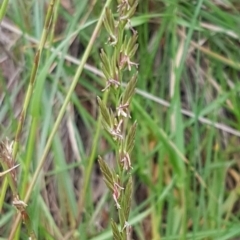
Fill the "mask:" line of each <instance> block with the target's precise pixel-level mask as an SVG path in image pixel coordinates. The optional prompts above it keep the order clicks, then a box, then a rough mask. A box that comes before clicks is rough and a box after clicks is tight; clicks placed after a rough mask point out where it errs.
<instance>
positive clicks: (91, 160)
mask: <svg viewBox="0 0 240 240" xmlns="http://www.w3.org/2000/svg"><path fill="white" fill-rule="evenodd" d="M107 98H108V92H106V94H105V95H104V98H103V101H104V102H106V101H107ZM101 127H102V117H101V115H100V116H99V117H98V122H97V129H96V133H95V135H94V139H93V144H92V149H91V155H90V157H89V159H88V165H87V168H86V172H85V173H84V178H83V179H84V182H83V190H82V191H81V194H80V197H79V201H78V219H77V225H78V224H80V222H81V216H82V211H83V206H84V205H85V199H86V195H87V189H88V187H89V182H90V177H91V172H92V168H93V163H94V160H95V158H96V152H97V146H98V140H99V136H100V131H101Z"/></svg>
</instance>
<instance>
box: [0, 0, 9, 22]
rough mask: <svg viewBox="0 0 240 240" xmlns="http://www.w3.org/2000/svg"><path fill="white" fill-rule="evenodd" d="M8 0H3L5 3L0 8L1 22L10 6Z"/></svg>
mask: <svg viewBox="0 0 240 240" xmlns="http://www.w3.org/2000/svg"><path fill="white" fill-rule="evenodd" d="M8 1H9V0H3V3H2V5H1V8H0V24H1V22H2V20H3V18H4V16H5V14H6V11H7V6H8Z"/></svg>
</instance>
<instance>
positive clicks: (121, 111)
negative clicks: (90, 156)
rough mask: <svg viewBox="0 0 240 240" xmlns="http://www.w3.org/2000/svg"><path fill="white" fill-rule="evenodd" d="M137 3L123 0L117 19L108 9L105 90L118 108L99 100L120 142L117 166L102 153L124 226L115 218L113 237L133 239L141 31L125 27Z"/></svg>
mask: <svg viewBox="0 0 240 240" xmlns="http://www.w3.org/2000/svg"><path fill="white" fill-rule="evenodd" d="M137 4H138V2H137V1H133V0H132V1H130V0H129V1H128V0H121V1H120V0H119V1H118V13H119V16H118V19H117V20H115V19H114V17H113V14H112V12H111V10H110V9H108V8H107V9H106V17H105V20H104V26H105V28H106V30H107V32H108V34H109V38H108V41H107V43H108V45H109V46H110V47H111V48H112V55H110V54H107V53H106V52H105V51H104V50H103V49H102V50H101V54H100V57H101V60H102V64H101V67H102V71H103V74H104V76H105V80H106V85H105V88H104V89H103V91H108V93H109V94H110V96H111V99H115V101H113V103H111V105H112V104H114V105H115V108H114V109H109V108H108V106H107V104H106V103H105V102H104V101H102V100H101V99H100V98H99V97H98V99H97V100H98V104H99V110H100V113H101V116H102V125H103V127H104V129H105V130H106V131H107V132H108V133H109V134H110V136H111V137H112V139H113V140H114V141H115V143H116V154H115V159H116V163H117V165H118V168H117V170H114V169H110V168H109V166H108V165H107V163H106V162H105V161H104V160H103V159H102V158H101V157H99V164H100V169H101V172H102V174H103V176H104V181H105V183H106V185H107V186H108V188H109V190H110V191H111V192H112V197H113V201H114V203H115V206H116V208H117V211H118V217H119V224H120V229H119V227H118V223H116V222H115V221H114V220H112V222H111V226H112V231H113V238H114V239H116V240H128V239H131V229H132V228H131V226H130V225H129V223H128V218H129V213H130V207H131V198H132V176H131V169H132V168H133V167H132V161H131V151H132V150H133V147H134V142H135V133H136V126H137V123H136V122H135V123H134V124H133V125H132V126H128V124H129V123H130V122H129V121H128V119H129V118H131V116H130V104H131V100H132V97H133V95H134V92H135V87H136V83H137V72H136V71H135V73H132V67H136V68H137V66H138V64H137V63H135V62H133V61H132V59H133V57H134V55H135V53H136V51H137V48H138V44H137V37H138V36H137V32H136V31H135V30H133V29H132V27H130V29H131V32H130V37H129V34H125V27H126V25H127V24H129V25H130V17H132V16H133V14H134V12H135V11H136V7H137ZM130 26H131V25H130ZM125 75H126V76H125ZM129 75H130V76H129ZM131 75H132V76H131ZM123 77H124V80H126V79H128V78H129V81H128V83H127V86H126V88H125V89H124V90H122V87H121V84H122V80H123ZM109 99H110V98H109Z"/></svg>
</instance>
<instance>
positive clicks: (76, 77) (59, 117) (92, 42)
mask: <svg viewBox="0 0 240 240" xmlns="http://www.w3.org/2000/svg"><path fill="white" fill-rule="evenodd" d="M110 3H111V0H107V2H106V4H105V6H104V9H103V11H102V13H101V15H100V17H99V20H98V23H97V25H96V27H95V29H94V31H93V34H92V36H91V39H90V41H89V43H88V46H87V48H86V51H85V53H84V55H83V57H82V61H81V63H80V65H79V67H78V69H77V71H76V74H75V76H74V78H73V81H72V84H71V86H70V88H69V91H68V93H67V96H66V98H65V100H64V103H63V105H62V107H61V109H60V111H59V114H58V117H57V119H56V121H55V124H54V126H53V128H52V131H51V133H50V135H49V138H48V141H47V143H46V146H45V148H44V151H43V154H42V157H41V159H40V161H39V164H38V167H37V169H36V171H35V173H34V175H33V179H32V181H31V184H30V186H29V188H28V191H27V193H26V196H25V198H24V202H25V203H27V202H28V201H29V198H30V196H31V193H32V190H33V188H34V186H35V183H36V181H37V179H38V176H39V174H40V171H41V169H42V167H43V164H44V162H45V159H46V156H47V154H48V151H49V149H50V147H51V144H52V141H53V138H54V135H55V133H56V132H57V129H58V127H59V124H60V122H61V120H62V118H63V116H64V113H65V110H66V108H67V105H68V103H69V100H70V98H71V95H72V93H73V91H74V89H75V87H76V85H77V83H78V81H79V77H80V75H81V73H82V71H83V68H84V64H85V63H86V61H87V58H88V56H89V54H90V51H91V49H92V46H93V44H94V42H95V39H96V37H97V34H98V31H99V29H100V27H101V25H102V21H103V17H104V13H105V8H106V7H107V6H108V5H109V4H110ZM19 223H20V216H19V215H18V216H17V218H16V219H15V221H14V223H13V226H12V229H11V233H10V236H9V240H12V239H13V237H14V235H15V232H16V230H17V227H18V225H19Z"/></svg>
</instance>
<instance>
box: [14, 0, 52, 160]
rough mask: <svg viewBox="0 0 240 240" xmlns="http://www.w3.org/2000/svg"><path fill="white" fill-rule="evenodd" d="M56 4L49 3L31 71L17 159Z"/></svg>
mask: <svg viewBox="0 0 240 240" xmlns="http://www.w3.org/2000/svg"><path fill="white" fill-rule="evenodd" d="M54 5H55V0H52V1H51V3H50V4H49V7H48V11H47V15H46V19H45V24H44V29H43V33H42V36H41V40H40V43H39V47H38V50H37V52H36V55H35V58H34V65H33V68H32V71H31V76H30V82H29V85H28V89H27V93H26V96H25V100H24V103H23V109H22V112H21V115H20V118H19V122H18V127H17V132H16V136H15V141H14V145H13V159H15V158H16V156H17V152H18V147H19V138H20V135H21V132H22V128H23V124H24V121H25V117H26V113H27V109H28V106H29V103H30V100H31V97H32V93H33V88H34V83H35V80H36V74H37V70H38V67H39V62H40V59H41V55H42V50H43V48H44V45H45V42H46V39H47V37H48V33H49V29H50V26H51V20H52V15H53V7H54Z"/></svg>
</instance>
